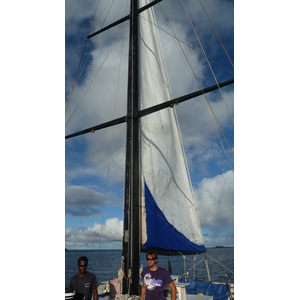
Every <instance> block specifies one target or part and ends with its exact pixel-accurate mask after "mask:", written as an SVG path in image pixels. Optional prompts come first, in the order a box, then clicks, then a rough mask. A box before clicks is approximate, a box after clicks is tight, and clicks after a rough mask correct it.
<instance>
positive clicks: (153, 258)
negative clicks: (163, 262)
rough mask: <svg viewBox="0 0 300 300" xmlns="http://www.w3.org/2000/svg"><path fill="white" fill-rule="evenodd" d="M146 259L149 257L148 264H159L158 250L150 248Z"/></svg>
mask: <svg viewBox="0 0 300 300" xmlns="http://www.w3.org/2000/svg"><path fill="white" fill-rule="evenodd" d="M146 259H147V263H148V266H150V265H151V266H152V265H155V264H157V262H158V258H157V252H156V251H155V250H149V251H148V252H147V254H146Z"/></svg>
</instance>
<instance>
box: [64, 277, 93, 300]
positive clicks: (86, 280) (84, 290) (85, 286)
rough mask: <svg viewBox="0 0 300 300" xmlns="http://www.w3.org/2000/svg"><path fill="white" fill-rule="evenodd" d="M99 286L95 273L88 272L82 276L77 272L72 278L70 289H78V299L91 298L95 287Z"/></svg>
mask: <svg viewBox="0 0 300 300" xmlns="http://www.w3.org/2000/svg"><path fill="white" fill-rule="evenodd" d="M97 286H98V282H97V278H96V276H95V274H93V273H90V272H86V273H85V275H84V276H82V277H80V276H79V275H78V274H76V275H74V276H73V277H72V278H71V280H70V285H69V288H68V291H69V292H74V291H76V297H75V298H74V299H76V300H77V299H78V300H79V299H85V300H91V298H92V295H93V289H94V288H97ZM84 297H85V298H84Z"/></svg>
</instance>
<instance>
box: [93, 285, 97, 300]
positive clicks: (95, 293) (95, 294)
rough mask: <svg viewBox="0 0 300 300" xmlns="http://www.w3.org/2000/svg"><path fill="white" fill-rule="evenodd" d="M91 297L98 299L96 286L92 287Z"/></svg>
mask: <svg viewBox="0 0 300 300" xmlns="http://www.w3.org/2000/svg"><path fill="white" fill-rule="evenodd" d="M93 299H94V300H98V291H97V288H94V289H93Z"/></svg>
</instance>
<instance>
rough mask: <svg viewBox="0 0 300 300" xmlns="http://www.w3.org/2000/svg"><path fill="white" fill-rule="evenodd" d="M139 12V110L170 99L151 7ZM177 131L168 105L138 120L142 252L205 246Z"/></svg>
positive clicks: (200, 249)
mask: <svg viewBox="0 0 300 300" xmlns="http://www.w3.org/2000/svg"><path fill="white" fill-rule="evenodd" d="M140 2H142V3H141V4H140V5H141V6H143V5H146V4H148V1H147V0H143V1H140ZM141 15H142V17H140V18H139V25H140V26H139V61H140V62H141V63H139V78H138V80H139V103H140V107H139V109H145V108H147V107H150V106H153V105H156V104H159V103H162V102H165V101H168V100H170V99H171V93H170V89H169V84H168V78H167V74H166V72H165V63H164V58H163V54H162V50H161V43H160V39H159V34H158V31H157V27H156V26H155V25H154V24H156V20H155V15H154V11H153V8H150V9H148V10H146V11H144V12H142V13H141ZM178 130H179V128H178V126H177V122H176V118H175V115H174V110H173V108H166V109H163V110H160V111H158V112H156V113H153V114H150V115H147V116H144V117H142V118H141V119H140V146H141V147H140V149H141V153H140V164H141V174H140V176H141V187H140V189H141V193H142V199H141V207H142V209H141V210H142V212H141V216H142V217H141V227H142V250H143V251H146V249H149V248H155V249H156V250H158V252H163V251H164V252H172V251H173V252H177V253H178V252H185V253H201V252H205V251H206V249H205V246H204V242H203V237H202V233H201V226H200V220H199V215H198V211H197V208H196V204H195V200H194V197H193V192H192V190H191V188H192V187H191V184H190V181H189V178H188V173H187V166H186V163H185V159H184V151H183V148H182V145H181V141H180V135H179V131H178Z"/></svg>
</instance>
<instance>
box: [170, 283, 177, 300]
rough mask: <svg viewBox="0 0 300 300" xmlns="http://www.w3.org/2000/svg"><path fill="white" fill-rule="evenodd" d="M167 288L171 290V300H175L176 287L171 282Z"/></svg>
mask: <svg viewBox="0 0 300 300" xmlns="http://www.w3.org/2000/svg"><path fill="white" fill-rule="evenodd" d="M169 288H170V289H171V300H175V299H176V286H175V284H174V282H173V281H172V282H171V283H170V284H169Z"/></svg>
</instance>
